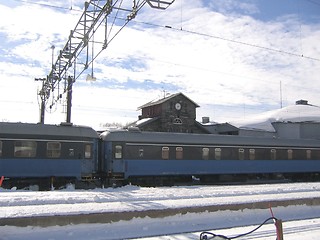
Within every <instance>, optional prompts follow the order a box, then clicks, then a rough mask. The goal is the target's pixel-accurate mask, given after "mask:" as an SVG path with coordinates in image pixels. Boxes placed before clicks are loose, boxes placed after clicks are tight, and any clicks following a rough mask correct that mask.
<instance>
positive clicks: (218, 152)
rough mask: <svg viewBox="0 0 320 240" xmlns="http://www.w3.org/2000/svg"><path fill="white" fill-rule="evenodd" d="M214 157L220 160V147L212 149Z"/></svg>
mask: <svg viewBox="0 0 320 240" xmlns="http://www.w3.org/2000/svg"><path fill="white" fill-rule="evenodd" d="M214 158H215V159H216V160H221V148H216V149H214Z"/></svg>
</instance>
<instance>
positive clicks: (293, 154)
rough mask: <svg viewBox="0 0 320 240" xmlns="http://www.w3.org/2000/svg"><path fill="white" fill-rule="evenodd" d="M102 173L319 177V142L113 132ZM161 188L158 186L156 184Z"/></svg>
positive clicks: (165, 177) (146, 177)
mask: <svg viewBox="0 0 320 240" xmlns="http://www.w3.org/2000/svg"><path fill="white" fill-rule="evenodd" d="M101 139H102V140H103V148H104V156H103V159H102V165H101V167H102V169H103V170H104V171H105V172H107V174H108V176H109V177H111V178H113V179H119V180H120V179H123V180H128V181H132V182H134V183H135V181H137V182H139V181H142V182H143V181H150V182H151V181H159V179H160V181H169V182H172V184H175V182H177V181H180V180H183V181H185V180H188V179H189V180H190V179H192V178H193V179H195V178H199V179H200V180H202V181H204V182H207V181H209V182H215V181H220V180H221V179H229V180H230V181H236V180H237V179H242V178H245V179H248V178H249V177H254V178H261V177H263V176H264V177H266V178H268V179H270V178H272V177H276V176H280V175H281V176H286V177H289V178H292V179H293V178H299V177H303V176H314V177H319V173H320V141H319V140H311V139H310V140H306V139H279V138H262V137H260V138H257V137H241V136H226V135H214V134H188V133H160V132H140V131H137V130H136V131H128V130H119V131H110V132H104V133H102V134H101ZM155 185H156V183H155Z"/></svg>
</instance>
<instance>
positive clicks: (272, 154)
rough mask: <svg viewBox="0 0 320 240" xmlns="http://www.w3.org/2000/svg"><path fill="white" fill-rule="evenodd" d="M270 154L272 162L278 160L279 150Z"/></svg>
mask: <svg viewBox="0 0 320 240" xmlns="http://www.w3.org/2000/svg"><path fill="white" fill-rule="evenodd" d="M270 153H271V156H270V157H271V160H276V159H277V150H275V149H271V150H270Z"/></svg>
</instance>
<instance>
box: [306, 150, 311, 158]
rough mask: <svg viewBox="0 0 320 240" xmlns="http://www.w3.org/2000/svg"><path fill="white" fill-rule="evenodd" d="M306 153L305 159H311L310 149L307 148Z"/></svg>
mask: <svg viewBox="0 0 320 240" xmlns="http://www.w3.org/2000/svg"><path fill="white" fill-rule="evenodd" d="M306 154H307V159H311V150H309V149H308V150H307V151H306Z"/></svg>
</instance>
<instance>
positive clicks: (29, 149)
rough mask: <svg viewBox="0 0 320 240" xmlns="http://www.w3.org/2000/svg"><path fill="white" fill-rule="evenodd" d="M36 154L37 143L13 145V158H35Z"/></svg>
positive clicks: (23, 142)
mask: <svg viewBox="0 0 320 240" xmlns="http://www.w3.org/2000/svg"><path fill="white" fill-rule="evenodd" d="M36 153H37V143H36V142H34V141H16V142H15V143H14V156H15V157H35V156H36Z"/></svg>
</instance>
